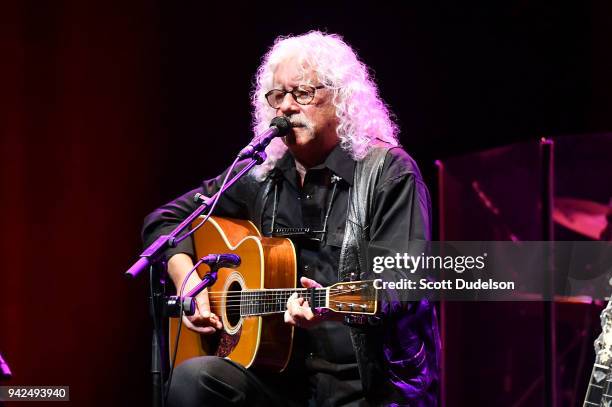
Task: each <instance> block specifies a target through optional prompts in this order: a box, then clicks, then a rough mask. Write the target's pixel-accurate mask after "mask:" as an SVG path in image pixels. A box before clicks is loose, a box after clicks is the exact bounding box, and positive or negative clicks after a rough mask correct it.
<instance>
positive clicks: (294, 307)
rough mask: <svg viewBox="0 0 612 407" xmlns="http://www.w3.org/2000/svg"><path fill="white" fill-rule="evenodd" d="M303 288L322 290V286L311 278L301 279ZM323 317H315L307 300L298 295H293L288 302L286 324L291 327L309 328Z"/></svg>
mask: <svg viewBox="0 0 612 407" xmlns="http://www.w3.org/2000/svg"><path fill="white" fill-rule="evenodd" d="M300 283H301V284H302V287H305V288H313V287H314V288H321V284H319V283H317V282H316V281H314V280H311V279H310V278H306V277H302V278H300ZM322 319H323V318H322V315H320V314H319V315H315V314H314V313H313V312H312V309H311V308H310V305H309V304H308V300H306V299H305V298H299V297H298V295H297V293H293V295H291V297H289V299H288V300H287V311H285V322H286V323H288V324H289V325H293V326H299V327H300V328H309V327H311V326H313V325H316V324H317V323H318V322H320V321H321V320H322Z"/></svg>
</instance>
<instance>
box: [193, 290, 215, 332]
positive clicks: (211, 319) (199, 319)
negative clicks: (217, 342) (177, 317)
mask: <svg viewBox="0 0 612 407" xmlns="http://www.w3.org/2000/svg"><path fill="white" fill-rule="evenodd" d="M183 323H184V324H185V326H186V327H187V328H189V329H191V330H192V331H194V332H198V333H201V334H204V335H210V334H213V333H215V332H217V330H218V329H221V328H222V324H221V320H220V319H219V317H218V316H217V315H215V314H214V313H212V312H211V311H210V304H209V302H208V290H204V291H202V292H201V293H200V294H198V296H197V297H196V311H195V314H193V315H191V316H189V317H187V316H183Z"/></svg>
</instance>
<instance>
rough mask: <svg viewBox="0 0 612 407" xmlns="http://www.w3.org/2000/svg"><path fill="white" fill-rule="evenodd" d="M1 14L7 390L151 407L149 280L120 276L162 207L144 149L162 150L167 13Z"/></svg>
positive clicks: (0, 278) (1, 334) (0, 310)
mask: <svg viewBox="0 0 612 407" xmlns="http://www.w3.org/2000/svg"><path fill="white" fill-rule="evenodd" d="M1 9H2V12H0V20H1V21H0V30H1V31H0V49H1V50H2V51H1V52H2V54H1V55H2V57H1V59H2V62H1V63H0V78H1V79H0V83H1V86H0V89H1V90H0V94H1V95H2V96H1V98H0V100H2V108H1V120H0V134H1V140H0V162H1V165H2V171H1V173H0V191H1V192H0V206H1V217H0V236H1V240H0V241H1V244H0V250H1V251H2V255H1V259H2V261H1V263H0V353H2V354H3V355H4V357H5V359H6V360H7V362H8V363H9V365H10V366H11V368H12V371H13V375H14V378H13V379H12V380H11V381H10V382H9V384H15V385H18V384H22V385H65V386H70V395H71V399H72V400H73V401H74V402H76V403H78V404H80V405H94V404H100V405H142V404H144V401H146V400H147V394H146V392H148V388H147V384H148V380H147V378H146V375H147V370H148V363H149V362H148V357H149V353H148V352H149V346H150V338H149V330H148V326H149V321H148V314H147V304H146V281H145V280H146V279H142V281H138V282H136V283H135V284H128V283H127V282H126V281H125V280H124V279H123V277H122V273H123V271H124V270H125V269H126V268H127V267H128V266H129V264H130V262H131V261H133V260H135V258H134V256H135V255H137V254H138V253H139V250H140V248H141V243H140V237H139V230H140V225H141V221H142V217H143V215H144V214H145V213H146V212H147V211H148V210H149V209H150V208H152V207H153V206H155V204H158V203H159V202H158V199H156V198H155V184H156V177H157V174H156V166H155V159H156V157H155V156H154V155H152V154H155V153H154V150H153V149H151V148H149V144H148V143H149V140H156V142H157V143H158V145H157V146H156V148H159V140H158V137H159V135H160V130H159V129H160V126H159V123H158V117H159V109H160V95H159V92H160V90H159V89H160V86H159V78H160V74H159V70H160V68H159V66H160V64H159V54H160V53H159V48H160V45H159V44H160V41H159V38H158V35H159V31H158V21H159V16H158V10H157V9H156V6H155V4H154V3H152V2H148V1H142V2H133V1H129V2H120V3H119V2H117V3H116V4H109V3H108V2H97V3H93V2H80V1H74V2H59V1H58V2H56V1H53V2H42V1H41V2H39V1H28V2H17V1H16V2H5V3H3V4H2V7H1ZM155 151H160V150H155ZM151 194H153V197H152V195H151ZM151 200H152V201H154V202H151ZM143 393H144V394H143Z"/></svg>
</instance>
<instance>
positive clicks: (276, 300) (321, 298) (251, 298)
mask: <svg viewBox="0 0 612 407" xmlns="http://www.w3.org/2000/svg"><path fill="white" fill-rule="evenodd" d="M327 292H328V290H327V288H315V289H314V290H313V289H308V288H301V289H300V288H297V289H296V288H292V289H278V290H275V289H266V290H245V291H241V292H240V316H251V315H266V314H274V313H280V312H285V310H286V309H287V300H288V299H289V297H291V295H293V293H297V295H298V297H300V298H304V299H306V300H307V301H308V305H309V306H310V307H311V308H322V307H325V306H326V302H327Z"/></svg>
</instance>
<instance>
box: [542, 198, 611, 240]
mask: <svg viewBox="0 0 612 407" xmlns="http://www.w3.org/2000/svg"><path fill="white" fill-rule="evenodd" d="M610 215H612V207H610V206H607V205H603V204H600V203H598V202H593V201H587V200H585V199H576V198H557V197H555V205H554V209H553V220H554V221H555V222H557V223H558V224H560V225H562V226H565V227H566V228H568V229H570V230H573V231H574V232H576V233H580V234H581V235H583V236H586V237H589V238H591V239H594V240H599V237H600V236H601V232H602V231H603V230H604V229H605V228H606V226H607V224H608V219H607V217H608V216H610Z"/></svg>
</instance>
